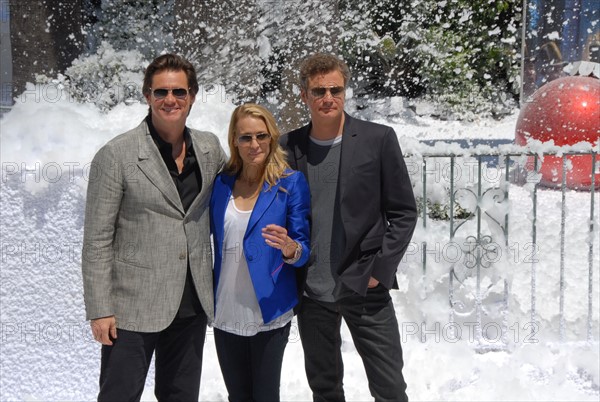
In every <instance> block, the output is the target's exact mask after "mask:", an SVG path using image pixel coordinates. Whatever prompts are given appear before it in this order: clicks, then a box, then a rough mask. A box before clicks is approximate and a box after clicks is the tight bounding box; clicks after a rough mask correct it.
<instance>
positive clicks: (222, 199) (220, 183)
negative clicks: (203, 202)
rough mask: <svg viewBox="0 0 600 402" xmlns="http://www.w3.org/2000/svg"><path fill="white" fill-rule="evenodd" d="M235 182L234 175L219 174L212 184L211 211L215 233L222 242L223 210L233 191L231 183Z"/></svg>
mask: <svg viewBox="0 0 600 402" xmlns="http://www.w3.org/2000/svg"><path fill="white" fill-rule="evenodd" d="M234 183H235V176H229V175H226V174H221V175H219V176H217V178H216V179H215V184H214V196H213V197H214V199H213V200H212V201H213V202H212V204H211V208H212V209H213V211H212V212H211V214H212V216H213V217H214V222H215V232H216V233H215V235H216V236H217V239H218V240H219V241H220V242H221V243H222V242H223V230H224V227H225V226H224V222H225V211H226V210H227V204H229V198H230V197H231V193H232V192H233V184H234ZM220 245H221V246H222V244H220Z"/></svg>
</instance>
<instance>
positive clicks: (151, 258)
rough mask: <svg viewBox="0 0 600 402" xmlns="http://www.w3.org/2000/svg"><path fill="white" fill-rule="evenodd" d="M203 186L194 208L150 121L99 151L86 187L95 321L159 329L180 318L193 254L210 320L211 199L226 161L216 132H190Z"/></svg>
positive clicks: (86, 277) (89, 287) (86, 260)
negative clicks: (166, 160)
mask: <svg viewBox="0 0 600 402" xmlns="http://www.w3.org/2000/svg"><path fill="white" fill-rule="evenodd" d="M190 135H191V137H192V143H193V147H194V151H195V153H196V158H197V160H198V163H199V164H200V172H201V175H202V189H201V191H200V194H198V196H197V197H196V199H195V200H194V201H193V203H192V205H191V206H190V207H189V209H188V211H187V213H186V212H184V209H183V206H182V204H181V200H180V198H179V194H178V193H177V189H176V187H175V184H174V183H173V180H172V178H171V176H170V174H169V171H168V169H167V167H166V165H165V163H164V161H163V159H162V157H161V155H160V152H159V151H158V148H157V147H156V145H155V143H154V141H153V139H152V136H151V135H150V131H149V129H148V126H147V124H146V122H145V121H143V122H142V123H141V124H140V125H139V126H138V127H136V128H135V129H133V130H131V131H128V132H126V133H124V134H121V135H119V136H117V137H115V138H114V139H112V140H111V141H109V142H108V143H107V144H106V145H104V147H102V148H101V149H100V150H99V151H98V153H97V154H96V156H95V157H94V159H93V161H92V164H91V168H90V173H89V176H90V177H89V182H88V190H87V202H86V209H85V225H84V235H83V254H82V271H83V287H84V300H85V307H86V313H87V314H86V317H87V319H88V320H91V319H95V318H101V317H107V316H110V315H114V316H115V317H116V321H117V328H122V329H127V330H132V331H139V332H158V331H161V330H163V329H165V328H166V327H167V326H168V325H169V324H170V323H171V322H172V321H173V318H175V315H176V313H177V311H178V309H179V304H180V302H181V297H182V294H183V289H184V284H185V279H186V272H187V260H188V258H189V260H190V268H191V272H192V277H193V279H194V284H195V286H196V291H197V293H198V297H199V299H200V302H201V304H202V307H203V309H204V311H205V312H206V315H207V316H208V320H209V322H210V321H212V319H213V316H214V301H213V277H212V252H211V247H210V239H209V236H210V223H209V211H208V203H209V200H210V194H211V191H212V184H213V180H214V178H215V176H216V175H217V173H219V171H220V170H221V168H222V167H223V165H224V163H225V160H226V159H225V154H224V152H223V149H222V148H221V146H220V145H219V141H218V139H217V137H216V136H215V135H214V134H212V133H209V132H201V131H196V130H190Z"/></svg>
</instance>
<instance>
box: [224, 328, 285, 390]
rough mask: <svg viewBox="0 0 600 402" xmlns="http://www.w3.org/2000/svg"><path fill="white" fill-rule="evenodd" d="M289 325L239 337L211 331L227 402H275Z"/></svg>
mask: <svg viewBox="0 0 600 402" xmlns="http://www.w3.org/2000/svg"><path fill="white" fill-rule="evenodd" d="M289 334H290V323H288V324H287V325H286V326H284V327H282V328H277V329H273V330H271V331H265V332H259V333H258V334H256V335H253V336H239V335H235V334H231V333H229V332H225V331H221V330H220V329H217V328H215V330H214V335H215V346H216V348H217V356H218V357H219V364H220V366H221V372H222V373H223V380H225V386H226V387H227V392H228V393H229V400H230V401H231V402H246V401H248V402H250V401H256V402H258V401H261V402H262V401H264V402H278V401H279V383H280V380H281V365H282V363H283V352H284V350H285V346H286V345H287V341H288V336H289Z"/></svg>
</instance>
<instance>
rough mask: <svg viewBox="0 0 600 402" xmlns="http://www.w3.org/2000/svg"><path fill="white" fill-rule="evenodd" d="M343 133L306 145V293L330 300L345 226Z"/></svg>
mask: <svg viewBox="0 0 600 402" xmlns="http://www.w3.org/2000/svg"><path fill="white" fill-rule="evenodd" d="M341 139H342V137H337V138H336V139H335V140H332V141H316V140H314V139H312V138H311V139H310V141H309V145H308V155H307V162H308V166H307V168H308V171H307V173H308V183H309V185H310V196H311V213H312V227H311V236H310V243H311V258H310V260H309V263H308V273H307V277H306V287H305V295H307V296H308V297H310V298H311V299H314V300H318V301H324V302H333V301H335V298H334V295H333V291H334V288H335V285H336V281H337V280H338V275H337V274H336V273H335V272H336V270H337V268H338V266H339V264H340V263H341V261H340V260H341V256H342V251H343V247H344V229H343V226H342V221H341V215H340V209H339V204H340V203H339V187H338V177H339V174H338V173H339V167H340V155H341V149H342V142H341Z"/></svg>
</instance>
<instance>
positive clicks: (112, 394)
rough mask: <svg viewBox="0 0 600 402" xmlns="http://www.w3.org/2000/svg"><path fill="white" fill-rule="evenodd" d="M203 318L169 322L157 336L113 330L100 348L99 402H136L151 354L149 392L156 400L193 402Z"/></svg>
mask: <svg viewBox="0 0 600 402" xmlns="http://www.w3.org/2000/svg"><path fill="white" fill-rule="evenodd" d="M205 335H206V315H205V314H204V313H202V314H199V315H197V316H194V317H190V318H175V320H174V321H173V322H172V323H171V325H169V326H168V327H167V328H166V329H164V330H163V331H161V332H150V333H145V332H135V331H127V330H124V329H117V339H115V340H113V345H112V346H106V345H102V363H101V367H100V393H99V394H98V401H99V402H120V401H128V402H129V401H131V402H133V401H139V400H140V398H141V396H142V392H143V391H144V384H145V382H146V375H147V374H148V369H149V368H150V362H151V360H152V354H153V353H154V352H155V351H156V360H155V366H156V367H155V369H156V370H155V371H156V373H155V374H156V378H155V387H154V394H155V395H156V398H157V399H158V401H159V402H190V401H193V402H197V401H198V396H199V393H200V374H201V371H202V351H203V348H204V337H205Z"/></svg>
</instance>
